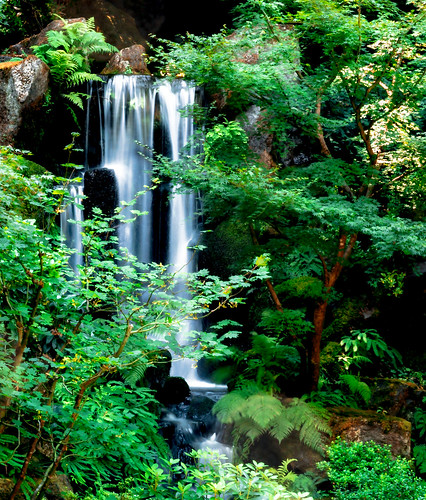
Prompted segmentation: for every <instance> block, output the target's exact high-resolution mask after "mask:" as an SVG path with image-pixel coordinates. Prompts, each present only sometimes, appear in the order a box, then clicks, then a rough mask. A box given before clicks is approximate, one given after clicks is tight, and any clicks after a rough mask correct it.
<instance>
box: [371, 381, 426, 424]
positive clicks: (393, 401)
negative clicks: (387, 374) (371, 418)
mask: <svg viewBox="0 0 426 500" xmlns="http://www.w3.org/2000/svg"><path fill="white" fill-rule="evenodd" d="M367 383H368V385H369V386H370V387H371V392H372V394H371V400H370V403H369V406H370V408H371V409H373V410H376V411H377V410H380V411H383V412H385V413H387V414H388V415H393V416H396V417H402V418H408V419H409V418H410V416H411V415H410V414H411V413H412V412H413V411H414V410H415V409H416V408H417V407H418V406H420V405H421V404H422V401H423V400H424V398H425V396H426V391H425V390H424V389H421V388H420V387H419V386H418V385H416V384H414V383H412V382H407V381H405V380H398V379H388V378H375V379H372V380H371V381H367Z"/></svg>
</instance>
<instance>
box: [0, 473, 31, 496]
mask: <svg viewBox="0 0 426 500" xmlns="http://www.w3.org/2000/svg"><path fill="white" fill-rule="evenodd" d="M14 487H15V481H12V479H7V478H5V477H4V478H0V500H9V498H10V494H11V493H12V491H13V488H14ZM15 498H16V499H17V500H24V499H25V496H24V494H23V493H22V492H21V493H18V495H17V496H16V497H15Z"/></svg>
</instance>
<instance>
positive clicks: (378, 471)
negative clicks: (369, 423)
mask: <svg viewBox="0 0 426 500" xmlns="http://www.w3.org/2000/svg"><path fill="white" fill-rule="evenodd" d="M327 456H328V461H326V462H321V463H320V464H318V467H319V468H320V469H322V470H325V471H327V474H328V478H329V480H330V481H331V483H332V485H333V489H332V493H333V496H332V498H333V499H334V500H394V499H402V500H420V499H425V498H426V486H425V485H424V484H423V483H422V481H421V479H419V478H417V477H416V476H415V475H414V472H413V470H412V464H411V461H410V460H407V459H405V458H396V459H394V458H393V457H392V455H391V451H390V446H382V445H379V444H377V443H374V442H373V441H370V442H367V443H347V442H345V441H342V440H341V439H337V440H336V441H335V442H334V443H333V444H332V445H331V446H329V447H328V449H327Z"/></svg>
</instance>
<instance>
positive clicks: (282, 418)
mask: <svg viewBox="0 0 426 500" xmlns="http://www.w3.org/2000/svg"><path fill="white" fill-rule="evenodd" d="M294 429H295V426H294V423H293V422H292V421H291V420H289V419H288V416H287V409H285V410H284V411H283V412H282V413H281V415H279V416H278V417H276V418H275V419H274V420H273V422H271V424H270V427H269V429H268V432H269V434H270V435H271V436H272V437H273V438H275V439H276V440H277V441H279V442H281V441H283V440H284V439H285V438H286V437H288V436H289V435H290V433H291V432H292V431H294Z"/></svg>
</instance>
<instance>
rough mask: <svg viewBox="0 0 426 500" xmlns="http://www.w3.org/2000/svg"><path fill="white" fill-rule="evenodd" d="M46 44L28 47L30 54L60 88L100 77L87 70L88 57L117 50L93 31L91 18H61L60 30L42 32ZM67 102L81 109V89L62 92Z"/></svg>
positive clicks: (99, 78) (93, 22)
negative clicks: (72, 20) (45, 65)
mask: <svg viewBox="0 0 426 500" xmlns="http://www.w3.org/2000/svg"><path fill="white" fill-rule="evenodd" d="M46 37H47V43H45V44H43V45H38V46H34V47H32V49H33V51H34V54H35V55H36V56H37V57H39V58H40V59H41V60H42V61H44V62H45V63H46V64H47V65H48V66H49V68H50V73H51V75H52V77H53V80H54V82H55V83H56V84H57V85H59V86H60V87H62V88H69V87H74V86H77V85H81V84H82V83H86V82H88V81H91V80H101V77H100V76H99V75H96V74H94V73H92V72H91V71H90V56H91V55H93V54H96V53H101V54H102V53H110V52H117V48H116V47H114V46H113V45H111V44H109V43H107V42H106V41H105V37H104V35H103V34H102V33H100V32H98V31H96V30H95V21H94V18H90V19H87V20H84V21H77V22H69V21H64V26H63V27H62V29H61V30H59V31H56V30H51V31H48V32H47V33H46ZM64 95H65V97H66V98H67V99H68V100H69V101H71V103H73V104H75V105H77V106H78V107H80V108H83V101H82V97H84V96H85V94H83V93H81V92H69V93H67V94H64Z"/></svg>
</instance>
